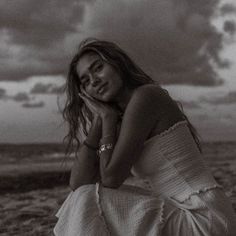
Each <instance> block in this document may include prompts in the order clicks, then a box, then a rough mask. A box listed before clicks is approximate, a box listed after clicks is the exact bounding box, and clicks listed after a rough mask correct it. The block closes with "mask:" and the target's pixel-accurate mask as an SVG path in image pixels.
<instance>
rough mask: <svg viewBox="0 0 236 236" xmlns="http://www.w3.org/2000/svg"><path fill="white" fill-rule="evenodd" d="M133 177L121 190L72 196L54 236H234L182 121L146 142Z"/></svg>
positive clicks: (97, 189)
mask: <svg viewBox="0 0 236 236" xmlns="http://www.w3.org/2000/svg"><path fill="white" fill-rule="evenodd" d="M132 174H133V177H130V178H128V179H127V180H126V181H125V182H124V184H123V185H122V186H121V187H119V188H118V189H111V188H106V187H103V186H102V185H101V184H100V183H96V184H89V185H83V186H81V187H79V188H78V189H77V190H76V191H74V192H71V193H70V194H69V196H68V197H67V199H66V200H65V202H64V203H63V205H62V206H61V208H60V209H59V211H58V212H57V214H56V216H57V217H58V222H57V224H56V226H55V228H54V234H55V235H56V236H84V235H86V236H95V235H103V236H108V235H110V236H144V235H145V236H154V235H155V236H159V235H163V236H173V235H175V236H185V235H186V236H209V235H212V236H233V235H236V215H235V212H234V211H233V208H232V205H231V203H230V200H229V199H228V197H227V196H226V195H225V194H224V191H223V189H222V187H221V186H220V185H219V184H217V182H216V181H215V179H214V178H213V176H212V175H211V173H210V171H209V169H208V168H207V167H206V165H205V163H204V161H203V158H202V155H201V153H200V152H199V150H198V148H197V146H196V143H195V141H194V139H193V137H192V135H191V133H190V130H189V127H188V122H187V121H179V122H177V123H176V124H174V125H173V126H172V127H170V128H169V129H168V130H166V131H164V132H163V133H161V134H160V135H156V136H154V137H152V138H150V139H148V140H146V141H145V143H144V144H143V149H142V153H141V154H140V157H139V158H138V161H137V162H136V163H135V165H134V166H133V167H132Z"/></svg>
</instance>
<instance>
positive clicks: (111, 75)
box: [76, 52, 124, 102]
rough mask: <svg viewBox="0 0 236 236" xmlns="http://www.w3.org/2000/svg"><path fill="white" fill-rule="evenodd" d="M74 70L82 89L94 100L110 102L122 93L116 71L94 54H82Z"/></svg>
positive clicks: (121, 82) (121, 85) (119, 78)
mask: <svg viewBox="0 0 236 236" xmlns="http://www.w3.org/2000/svg"><path fill="white" fill-rule="evenodd" d="M76 69H77V73H78V75H79V78H80V82H81V85H82V87H83V88H84V89H85V91H86V92H87V93H88V94H89V95H90V96H92V97H94V98H95V99H98V100H100V101H103V102H112V101H115V99H116V98H117V96H119V94H120V92H121V91H122V88H123V85H124V84H123V81H122V79H121V76H120V75H119V73H118V72H117V70H116V69H115V68H114V67H113V66H112V65H110V64H108V63H107V62H105V61H104V60H102V58H101V57H100V56H99V55H98V54H96V53H94V52H90V53H86V54H84V55H83V56H82V57H81V58H80V60H79V62H78V64H77V68H76Z"/></svg>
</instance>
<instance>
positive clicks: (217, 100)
mask: <svg viewBox="0 0 236 236" xmlns="http://www.w3.org/2000/svg"><path fill="white" fill-rule="evenodd" d="M201 100H202V101H204V102H207V103H210V104H215V105H218V104H219V105H220V104H236V91H231V92H229V93H228V94H226V95H224V96H220V97H211V98H206V97H202V98H201Z"/></svg>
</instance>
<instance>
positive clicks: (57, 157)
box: [0, 143, 236, 236]
mask: <svg viewBox="0 0 236 236" xmlns="http://www.w3.org/2000/svg"><path fill="white" fill-rule="evenodd" d="M55 147H57V146H56V145H55V146H53V148H52V147H49V146H47V147H45V146H43V145H42V146H41V147H40V148H39V147H37V146H34V148H33V151H32V150H31V151H30V150H28V149H32V147H30V148H29V147H28V148H26V147H24V148H22V147H19V146H18V147H15V146H14V147H11V148H10V149H11V150H12V148H13V149H14V150H13V151H12V153H11V154H9V151H8V150H5V149H4V150H3V148H2V149H1V146H0V163H1V166H0V235H1V236H13V235H17V236H28V235H34V236H37V235H42V236H43V235H53V233H52V229H53V227H54V225H55V223H56V217H55V213H56V211H57V210H58V209H59V207H60V205H61V204H62V202H63V201H64V200H65V198H66V196H67V195H68V193H69V191H70V189H69V188H68V186H67V184H68V180H69V169H70V166H71V161H70V160H69V161H68V162H67V166H63V167H62V166H61V163H62V160H64V156H63V153H62V152H61V148H60V150H59V151H58V150H57V148H55ZM235 147H236V143H212V144H210V143H208V144H205V145H204V158H205V160H206V162H207V164H208V166H209V168H210V170H211V171H212V173H213V175H214V176H215V178H216V180H217V181H218V182H219V183H220V184H222V185H223V186H224V188H225V191H226V193H227V195H228V196H229V197H230V198H231V200H232V202H233V206H234V208H235V210H236V158H235V156H236V148H235ZM8 148H9V147H8ZM50 148H51V149H52V150H51V149H50ZM19 149H20V150H21V152H19ZM35 149H37V150H38V151H35ZM55 149H56V150H55ZM22 150H25V152H24V151H22ZM26 150H27V151H26ZM40 150H41V151H40ZM19 153H21V154H19ZM19 156H20V158H19Z"/></svg>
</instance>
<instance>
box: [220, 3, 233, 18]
mask: <svg viewBox="0 0 236 236" xmlns="http://www.w3.org/2000/svg"><path fill="white" fill-rule="evenodd" d="M220 12H221V14H222V15H223V16H224V15H228V14H235V13H236V6H235V5H233V4H230V3H226V4H224V5H223V6H222V7H221V8H220Z"/></svg>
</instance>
